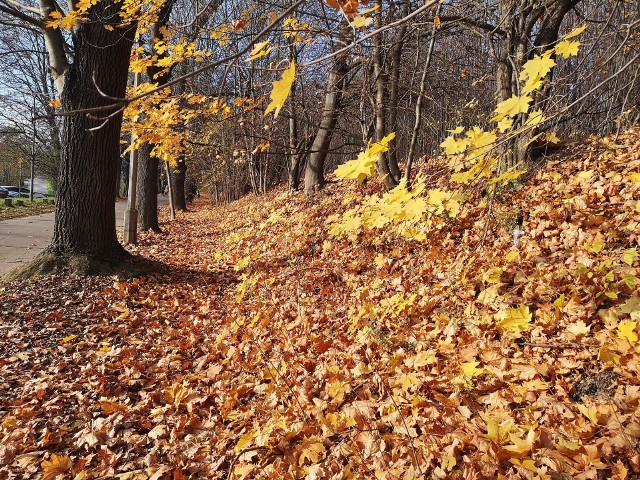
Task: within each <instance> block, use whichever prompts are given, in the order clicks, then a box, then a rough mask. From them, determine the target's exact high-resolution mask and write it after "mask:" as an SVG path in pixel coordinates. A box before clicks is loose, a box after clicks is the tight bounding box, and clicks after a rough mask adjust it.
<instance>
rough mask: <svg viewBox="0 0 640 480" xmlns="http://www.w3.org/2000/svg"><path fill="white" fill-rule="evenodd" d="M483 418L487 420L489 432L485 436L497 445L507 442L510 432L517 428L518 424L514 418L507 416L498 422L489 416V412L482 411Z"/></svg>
mask: <svg viewBox="0 0 640 480" xmlns="http://www.w3.org/2000/svg"><path fill="white" fill-rule="evenodd" d="M480 416H481V417H482V419H483V420H484V421H485V422H487V433H486V434H485V437H487V438H488V439H489V440H491V441H492V442H494V443H495V444H497V445H502V444H503V443H506V442H507V440H508V439H509V435H510V433H511V432H512V431H513V430H514V429H515V427H516V425H515V422H514V421H513V419H512V418H506V419H504V420H502V421H501V422H500V423H498V421H497V420H495V419H493V418H491V417H489V416H488V415H487V414H483V413H481V414H480Z"/></svg>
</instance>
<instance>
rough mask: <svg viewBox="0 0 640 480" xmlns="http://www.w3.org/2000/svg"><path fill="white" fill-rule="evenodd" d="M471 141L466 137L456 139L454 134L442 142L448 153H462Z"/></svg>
mask: <svg viewBox="0 0 640 480" xmlns="http://www.w3.org/2000/svg"><path fill="white" fill-rule="evenodd" d="M468 144H469V143H468V142H467V140H465V139H456V138H455V137H453V136H448V137H447V138H445V139H444V141H443V142H442V143H441V144H440V146H441V147H442V148H444V151H445V153H446V154H447V155H456V154H458V153H462V152H464V151H465V150H466V149H467V145H468Z"/></svg>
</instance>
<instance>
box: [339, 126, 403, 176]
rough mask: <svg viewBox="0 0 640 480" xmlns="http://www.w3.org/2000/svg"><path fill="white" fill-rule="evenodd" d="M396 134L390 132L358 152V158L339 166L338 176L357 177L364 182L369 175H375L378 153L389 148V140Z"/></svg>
mask: <svg viewBox="0 0 640 480" xmlns="http://www.w3.org/2000/svg"><path fill="white" fill-rule="evenodd" d="M395 136H396V134H395V133H390V134H389V135H387V136H386V137H384V138H383V139H382V140H380V141H379V142H373V143H369V145H368V146H367V148H365V149H364V150H363V151H362V152H360V153H359V154H358V158H356V159H355V160H349V161H348V162H346V163H343V164H342V165H340V166H338V168H337V169H336V172H335V173H336V176H337V177H338V178H342V179H347V178H351V179H355V180H357V181H358V182H359V183H362V182H364V180H365V179H366V178H367V177H369V176H371V175H373V172H374V171H375V167H376V161H377V160H378V155H379V154H380V153H383V152H386V151H388V150H389V147H388V145H389V142H390V141H391V140H393V139H394V138H395Z"/></svg>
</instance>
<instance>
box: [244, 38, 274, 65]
mask: <svg viewBox="0 0 640 480" xmlns="http://www.w3.org/2000/svg"><path fill="white" fill-rule="evenodd" d="M267 45H269V40H265V41H264V42H258V43H256V44H255V45H254V46H253V50H251V53H250V54H249V58H247V59H246V60H245V62H251V61H253V60H256V59H258V58H260V57H264V56H265V55H267V54H268V53H269V52H270V51H271V50H273V47H271V46H270V47H267Z"/></svg>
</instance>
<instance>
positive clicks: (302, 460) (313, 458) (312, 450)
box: [298, 440, 326, 466]
mask: <svg viewBox="0 0 640 480" xmlns="http://www.w3.org/2000/svg"><path fill="white" fill-rule="evenodd" d="M325 454H326V449H325V448H324V445H323V444H322V442H319V441H314V440H306V441H305V442H303V443H302V450H301V451H300V456H299V457H298V465H301V466H302V465H305V464H307V463H309V464H311V465H313V464H314V463H318V462H319V461H320V460H321V459H323V458H324V457H325Z"/></svg>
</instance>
